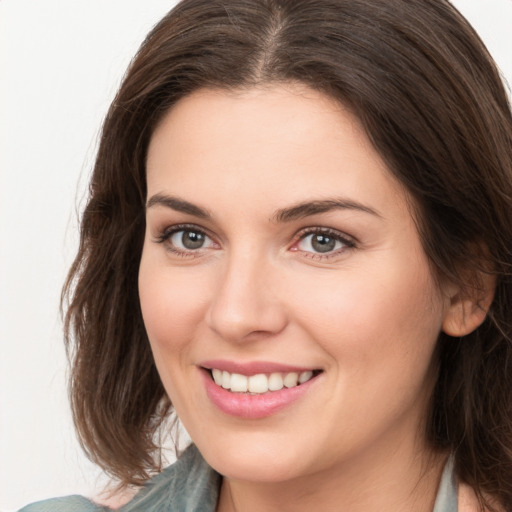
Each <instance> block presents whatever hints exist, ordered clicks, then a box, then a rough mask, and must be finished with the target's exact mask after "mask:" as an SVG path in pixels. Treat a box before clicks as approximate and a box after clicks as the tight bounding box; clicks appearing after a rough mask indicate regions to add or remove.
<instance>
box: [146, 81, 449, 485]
mask: <svg viewBox="0 0 512 512" xmlns="http://www.w3.org/2000/svg"><path fill="white" fill-rule="evenodd" d="M147 182H148V203H147V230H146V237H145V242H144V250H143V255H142V260H141V264H140V275H139V290H140V300H141V305H142V312H143V316H144V322H145V325H146V328H147V332H148V335H149V340H150V342H151V348H152V350H153V354H154V358H155V361H156V365H157V367H158V371H159V373H160V376H161V379H162V382H163V384H164V386H165V389H166V391H167V393H168V394H169V396H170V398H171V400H172V403H173V404H174V406H175V408H176V411H177V413H178V415H179V417H180V418H181V420H182V421H183V423H184V425H185V427H186V429H187V430H188V432H189V433H190V435H191V437H192V439H193V440H194V442H195V443H196V444H197V446H198V447H199V449H200V451H201V452H202V453H203V455H204V456H205V458H206V459H207V461H208V462H209V463H210V464H211V465H212V466H213V467H214V468H215V469H217V470H218V471H219V472H221V473H222V474H224V475H226V476H229V477H231V478H233V479H241V480H252V481H260V482H277V481H285V480H289V479H293V478H297V477H300V476H304V475H312V474H313V473H318V472H320V474H322V473H323V472H325V471H340V470H342V469H343V468H344V467H346V466H345V464H347V463H348V462H350V467H351V468H354V467H359V466H357V465H358V464H359V465H361V464H362V465H363V466H361V467H364V464H372V465H375V464H378V461H379V458H380V459H382V460H383V461H386V460H388V461H389V458H390V457H391V456H393V457H394V458H400V457H409V460H410V458H411V457H414V455H415V454H417V452H418V451H419V450H422V449H423V448H424V446H423V444H424V441H423V434H422V425H423V424H424V423H425V411H426V408H427V402H428V398H429V396H430V393H431V390H432V385H433V380H434V378H435V365H434V364H432V360H433V352H434V347H435V344H436V339H437V337H438V334H439V332H440V330H441V328H442V324H443V319H444V316H445V313H446V311H447V308H448V304H447V302H449V301H448V300H447V299H446V298H444V294H443V293H442V291H440V290H438V288H437V287H436V285H435V284H434V282H433V278H432V275H431V272H430V269H429V264H428V262H427V258H426V256H425V254H424V252H423V250H422V247H421V243H420V239H419V237H418V233H417V230H416V227H415V223H414V220H413V218H412V217H411V213H410V211H409V209H408V204H407V197H406V195H405V193H404V191H403V190H402V188H401V187H400V185H399V184H398V183H397V182H396V180H395V179H394V178H393V177H392V176H391V174H390V172H389V171H388V169H387V168H386V166H385V164H384V163H383V161H382V159H381V158H380V157H379V155H378V154H377V153H376V151H375V150H374V149H373V147H372V146H371V144H370V142H369V140H368V138H367V136H366V135H365V133H364V132H363V130H362V128H361V126H360V124H359V123H358V121H357V120H356V119H355V118H354V116H353V115H351V113H350V112H348V111H347V110H346V109H344V108H343V107H342V106H340V105H339V104H337V103H335V102H333V101H332V100H330V99H328V98H327V97H325V96H323V95H321V94H320V93H318V92H315V91H313V90H311V89H308V88H306V87H299V86H293V85H289V86H273V87H269V88H265V89H263V88H262V89H251V90H246V91H239V92H237V93H233V92H225V91H212V90H202V91H199V92H195V93H193V94H192V95H190V96H188V97H186V98H185V99H183V100H181V101H180V102H179V103H178V104H177V105H176V106H175V107H174V108H173V109H172V110H171V111H170V112H169V113H168V114H167V115H166V116H165V117H164V119H163V120H162V122H161V123H160V125H159V126H158V128H157V129H156V131H155V133H154V135H153V137H152V140H151V144H150V147H149V154H148V159H147ZM213 376H214V377H215V379H216V380H217V383H216V382H215V381H214V379H213ZM377 467H378V466H377Z"/></svg>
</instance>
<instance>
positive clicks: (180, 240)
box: [168, 229, 210, 251]
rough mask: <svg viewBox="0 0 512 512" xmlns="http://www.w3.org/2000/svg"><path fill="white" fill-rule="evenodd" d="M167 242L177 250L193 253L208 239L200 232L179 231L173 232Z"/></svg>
mask: <svg viewBox="0 0 512 512" xmlns="http://www.w3.org/2000/svg"><path fill="white" fill-rule="evenodd" d="M168 240H169V242H170V243H171V244H172V245H173V246H174V247H176V248H177V249H184V250H190V251H193V250H195V249H201V248H202V247H203V246H204V245H205V244H207V243H208V242H209V241H210V239H209V238H208V236H206V235H205V234H204V233H202V232H201V231H193V230H191V229H180V230H179V231H175V232H174V233H173V234H172V235H171V236H170V237H169V238H168Z"/></svg>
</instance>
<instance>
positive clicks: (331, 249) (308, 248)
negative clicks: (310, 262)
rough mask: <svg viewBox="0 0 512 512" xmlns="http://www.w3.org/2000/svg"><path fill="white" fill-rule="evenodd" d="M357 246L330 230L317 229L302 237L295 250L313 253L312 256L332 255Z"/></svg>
mask: <svg viewBox="0 0 512 512" xmlns="http://www.w3.org/2000/svg"><path fill="white" fill-rule="evenodd" d="M354 246H355V243H354V241H352V240H351V239H350V238H348V237H346V236H343V235H342V234H341V233H338V232H337V231H333V230H330V229H317V230H315V231H311V230H309V231H307V232H305V233H303V234H302V235H301V236H300V239H299V241H298V242H297V243H296V244H295V245H294V247H293V249H294V250H297V251H303V252H306V253H311V254H312V255H318V256H321V255H326V256H328V255H331V254H338V253H339V252H342V251H343V250H345V249H348V248H352V247H354Z"/></svg>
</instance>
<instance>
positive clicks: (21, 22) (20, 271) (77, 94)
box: [0, 0, 512, 512]
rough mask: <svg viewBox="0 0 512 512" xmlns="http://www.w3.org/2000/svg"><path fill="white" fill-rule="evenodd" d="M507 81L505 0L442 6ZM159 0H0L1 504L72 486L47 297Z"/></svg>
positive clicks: (509, 31) (75, 463)
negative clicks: (468, 27)
mask: <svg viewBox="0 0 512 512" xmlns="http://www.w3.org/2000/svg"><path fill="white" fill-rule="evenodd" d="M454 3H455V5H456V6H457V7H459V9H461V11H462V12H463V13H464V14H465V15H466V16H467V17H468V19H469V20H470V21H471V23H472V24H473V25H474V26H475V28H476V29H477V30H478V32H479V33H480V34H481V36H482V38H483V39H484V41H485V43H486V44H487V46H488V48H489V50H490V51H491V53H492V54H493V55H494V57H495V59H496V61H497V62H498V65H499V66H500V68H501V69H502V72H503V74H504V76H505V77H506V78H507V80H508V81H509V82H510V83H512V0H458V1H455V2H454ZM174 4H175V1H172V0H87V1H85V0H60V1H59V0H0V510H2V511H3V512H6V511H8V510H16V509H17V508H18V507H20V506H22V505H23V504H26V503H27V502H30V501H34V500H36V499H42V498H46V497H51V496H57V495H63V494H70V493H80V494H85V495H88V496H92V495H94V494H95V493H97V490H98V488H99V487H100V486H101V481H102V480H101V478H99V472H98V471H97V470H95V468H93V467H92V465H91V464H90V463H89V462H88V461H87V460H86V459H85V458H84V457H83V455H82V454H81V451H80V448H79V447H78V446H77V443H76V441H75V438H74V433H73V430H72V426H71V420H70V415H69V411H68V405H67V398H66V384H65V380H66V361H65V357H64V350H63V346H62V332H61V331H62V327H61V322H60V317H59V311H58V304H59V295H60V288H61V286H62V283H63V281H64V278H65V275H66V272H67V269H68V267H69V265H70V263H71V260H72V257H73V256H74V251H75V249H76V245H77V211H79V209H80V205H81V204H83V196H84V191H85V189H86V183H87V178H88V175H89V172H90V169H91V166H92V162H93V159H94V153H95V149H96V142H97V136H98V131H99V127H100V125H101V121H102V118H103V116H104V114H105V112H106V109H107V108H108V105H109V102H110V100H111V99H112V97H113V95H114V93H115V91H116V89H117V87H118V85H119V82H120V79H121V76H122V74H123V72H124V70H125V68H126V66H127V65H128V62H129V60H130V58H131V57H132V56H133V54H134V53H135V51H136V49H137V47H138V45H139V44H140V42H141V41H142V39H143V38H144V36H145V34H146V33H147V32H148V31H149V29H150V28H151V27H152V26H153V25H154V24H155V23H156V22H157V21H158V20H159V19H160V18H161V17H162V16H163V14H164V13H165V12H167V11H168V10H169V9H170V8H171V7H172V6H173V5H174Z"/></svg>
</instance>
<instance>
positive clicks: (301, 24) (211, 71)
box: [63, 0, 512, 510]
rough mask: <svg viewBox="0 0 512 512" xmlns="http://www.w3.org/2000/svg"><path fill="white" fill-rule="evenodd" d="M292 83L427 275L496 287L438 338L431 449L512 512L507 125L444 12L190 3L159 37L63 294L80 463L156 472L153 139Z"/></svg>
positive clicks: (428, 4) (161, 418)
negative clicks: (407, 232) (363, 152)
mask: <svg viewBox="0 0 512 512" xmlns="http://www.w3.org/2000/svg"><path fill="white" fill-rule="evenodd" d="M290 81H291V82H299V83H302V84H305V85H307V86H309V87H311V88H313V89H316V90H319V91H321V92H322V93H324V94H326V95H328V96H330V97H331V98H334V99H336V100H338V101H339V102H341V103H342V104H343V105H345V106H346V107H348V108H349V109H351V111H352V112H353V113H354V114H355V115H356V116H357V117H358V118H359V119H360V121H361V122H362V125H363V126H364V128H365V130H366V133H367V135H368V137H369V138H370V140H371V141H372V143H373V145H374V146H375V148H376V149H377V151H378V152H379V153H380V155H381V156H382V157H383V158H384V160H385V161H386V163H387V164H388V167H389V169H390V170H391V172H392V173H393V174H394V175H395V177H396V178H397V179H398V180H399V181H400V182H401V183H402V184H403V185H404V187H405V188H406V189H407V190H408V192H409V193H410V195H411V197H412V198H413V202H414V204H415V208H416V210H417V212H418V221H417V222H418V229H419V233H420V236H421V239H422V243H423V246H424V249H425V252H426V254H427V256H428V258H429V260H430V262H431V264H432V267H433V268H434V269H435V271H436V275H439V276H444V277H446V278H449V279H451V280H453V281H454V282H457V283H459V284H460V285H461V286H463V287H464V286H466V287H468V286H472V283H471V281H472V280H471V279H469V278H468V276H469V275H472V274H473V275H474V274H475V272H477V271H481V270H482V269H484V271H486V272H492V273H493V274H494V275H495V278H496V282H497V285H496V293H495V299H494V301H493V303H492V305H491V307H490V310H489V313H488V315H487V318H486V320H485V321H484V323H483V324H482V325H481V326H480V327H479V328H478V329H477V330H476V331H474V332H472V333H471V334H469V335H467V336H464V337H462V338H460V339H455V338H450V337H449V336H446V335H444V334H441V336H440V338H439V341H438V351H437V353H438V357H439V369H438V378H437V383H436V386H435V390H434V393H433V397H432V401H431V406H430V411H429V416H428V418H429V419H428V425H427V436H428V440H429V442H430V443H431V445H432V446H434V447H438V448H442V449H445V450H450V451H451V452H453V453H454V456H455V468H456V473H457V475H458V478H459V479H460V480H462V481H463V482H466V483H468V484H469V485H471V486H472V487H473V488H474V489H475V491H476V493H477V495H478V496H479V497H480V500H481V503H482V504H483V503H485V502H486V501H485V496H489V497H491V499H495V500H498V501H499V502H500V503H501V504H502V505H504V506H505V507H506V508H507V509H508V510H510V509H512V325H511V324H512V322H511V316H512V278H511V275H512V272H511V267H512V117H511V111H510V105H509V103H508V100H507V94H506V91H505V89H504V86H503V83H502V81H501V78H500V74H499V72H498V70H497V68H496V65H495V64H494V63H493V61H492V58H491V57H490V56H489V54H488V52H487V50H486V48H485V46H484V45H483V43H482V42H481V40H480V39H479V37H478V36H477V35H476V33H475V32H474V30H473V29H472V28H471V26H470V25H469V24H468V23H467V21H466V20H465V19H464V18H463V17H462V16H461V15H460V14H459V12H458V11H456V9H455V8H454V7H453V6H452V5H451V4H450V3H449V2H448V1H446V0H386V1H382V0H184V1H182V2H181V3H179V4H178V5H177V6H176V7H175V8H174V9H173V10H172V11H171V12H169V14H168V15H167V16H165V17H164V18H163V19H162V20H161V21H160V22H159V23H158V24H157V25H156V26H155V27H154V29H153V30H152V31H151V32H150V34H149V35H148V36H147V38H146V40H145V41H144V42H143V44H142V46H141V48H140V50H139V52H138V53H137V55H136V56H135V58H134V60H133V61H132V63H131V65H130V67H129V69H128V71H127V73H126V75H125V77H124V80H123V82H122V85H121V87H120V90H119V92H118V93H117V96H116V97H115V99H114V101H113V103H112V105H111V107H110V110H109V111H108V114H107V116H106V119H105V122H104V125H103V130H102V134H101V140H100V145H99V150H98V154H97V158H96V163H95V166H94V171H93V175H92V179H91V183H90V189H89V198H88V202H87V205H86V208H85V211H84V213H83V217H82V219H81V238H80V247H79V251H78V255H77V256H76V259H75V261H74V263H73V266H72V268H71V270H70V273H69V276H68V280H67V282H66V285H65V288H64V291H63V306H64V308H65V309H66V314H65V334H66V341H67V347H68V353H69V355H70V358H71V360H72V374H71V386H70V394H71V402H72V409H73V414H74V419H75V425H76V428H77V431H78V434H79V438H80V440H81V442H82V445H83V447H84V448H85V450H86V452H87V454H88V455H89V456H90V457H91V458H92V460H94V461H95V462H96V463H98V464H99V465H100V466H102V467H103V468H104V469H105V470H107V472H109V473H110V474H112V475H114V476H116V477H117V478H119V479H120V481H121V482H122V483H124V484H141V483H142V482H144V481H145V480H146V479H147V478H148V475H149V474H150V473H151V472H152V471H154V470H158V469H159V467H160V461H159V458H158V445H159V443H158V439H157V437H158V436H157V434H158V433H159V432H161V431H162V425H163V424H165V420H166V418H169V417H170V415H171V413H172V404H171V403H170V401H169V399H168V397H167V396H166V394H165V391H164V388H163V386H162V384H161V382H160V379H159V376H158V373H157V370H156V367H155V364H154V362H153V358H152V354H151V350H150V346H149V342H148V339H147V335H146V332H145V329H144V325H143V321H142V315H141V311H140V305H139V297H138V290H137V274H138V268H139V261H140V257H141V251H142V245H143V237H144V230H145V201H146V177H145V162H146V154H147V149H148V144H149V141H150V138H151V136H152V133H153V131H154V129H155V127H156V126H157V124H158V123H159V121H160V119H161V118H162V116H163V115H164V114H165V113H166V112H167V111H168V110H169V109H170V108H171V107H172V106H173V105H174V104H175V103H176V102H177V101H179V100H180V99H181V98H183V97H184V96H187V95H188V94H190V93H191V92H193V91H195V90H197V89H200V88H221V89H229V90H236V89H240V88H248V87H252V86H256V85H262V84H263V85H265V84H272V83H282V82H290Z"/></svg>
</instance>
